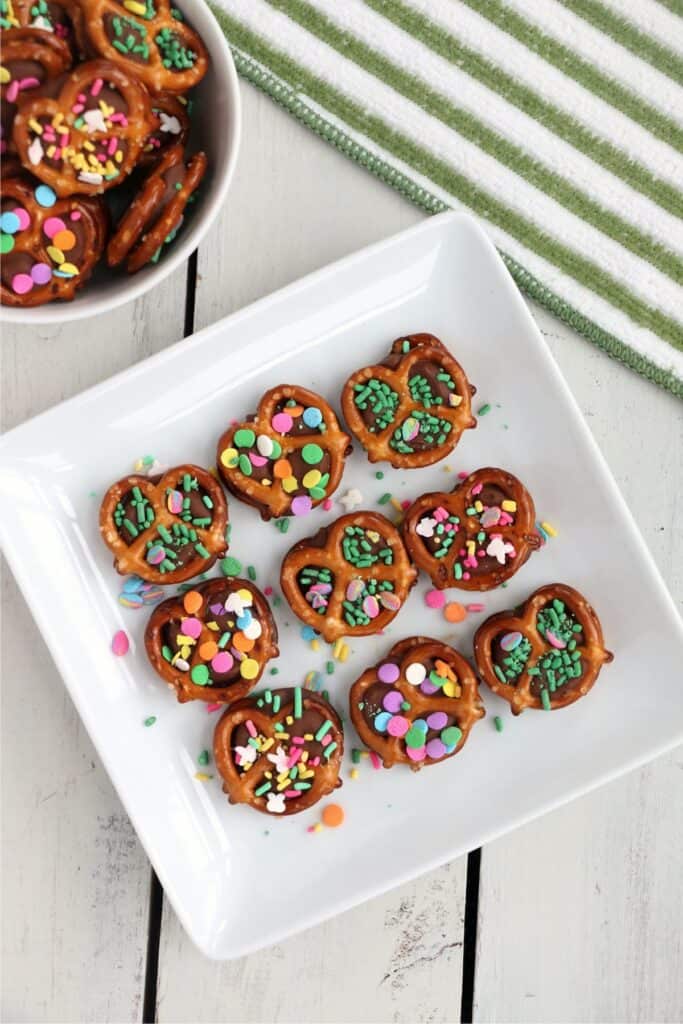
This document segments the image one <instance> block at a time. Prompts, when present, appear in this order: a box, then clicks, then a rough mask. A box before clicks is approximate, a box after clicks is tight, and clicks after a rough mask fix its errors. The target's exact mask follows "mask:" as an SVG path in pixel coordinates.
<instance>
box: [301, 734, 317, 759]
mask: <svg viewBox="0 0 683 1024" xmlns="http://www.w3.org/2000/svg"><path fill="white" fill-rule="evenodd" d="M314 738H315V737H314V736H313V733H312V732H305V733H304V739H305V740H308V741H309V743H310V742H311V741H312V740H313V739H314ZM304 754H305V755H306V757H308V751H307V750H304ZM304 754H302V755H301V756H302V757H303V759H304V761H305V760H306V757H304Z"/></svg>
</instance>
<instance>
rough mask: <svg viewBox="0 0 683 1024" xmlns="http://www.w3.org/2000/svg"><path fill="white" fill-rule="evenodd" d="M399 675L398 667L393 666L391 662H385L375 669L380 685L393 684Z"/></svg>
mask: <svg viewBox="0 0 683 1024" xmlns="http://www.w3.org/2000/svg"><path fill="white" fill-rule="evenodd" d="M399 675H400V673H399V671H398V665H395V664H394V663H393V661H385V662H384V664H383V665H380V667H379V668H378V669H377V678H378V679H379V681H380V683H395V682H396V680H397V679H398V677H399Z"/></svg>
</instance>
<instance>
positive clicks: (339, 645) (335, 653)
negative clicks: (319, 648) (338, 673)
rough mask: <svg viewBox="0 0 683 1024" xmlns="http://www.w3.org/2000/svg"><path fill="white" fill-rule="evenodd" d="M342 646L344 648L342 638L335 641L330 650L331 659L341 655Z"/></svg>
mask: <svg viewBox="0 0 683 1024" xmlns="http://www.w3.org/2000/svg"><path fill="white" fill-rule="evenodd" d="M343 646H344V640H343V638H342V637H339V639H338V640H335V644H334V647H333V648H332V657H333V658H338V657H339V655H340V654H341V650H342V647H343Z"/></svg>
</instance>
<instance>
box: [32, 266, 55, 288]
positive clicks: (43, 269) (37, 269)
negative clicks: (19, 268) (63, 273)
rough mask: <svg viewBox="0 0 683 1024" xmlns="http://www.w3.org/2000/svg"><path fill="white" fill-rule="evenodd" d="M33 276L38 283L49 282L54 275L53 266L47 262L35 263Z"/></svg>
mask: <svg viewBox="0 0 683 1024" xmlns="http://www.w3.org/2000/svg"><path fill="white" fill-rule="evenodd" d="M31 277H32V278H33V280H34V282H35V283H36V284H47V282H48V281H49V280H50V278H51V277H52V268H51V267H49V266H48V264H47V263H34V264H33V266H32V267H31Z"/></svg>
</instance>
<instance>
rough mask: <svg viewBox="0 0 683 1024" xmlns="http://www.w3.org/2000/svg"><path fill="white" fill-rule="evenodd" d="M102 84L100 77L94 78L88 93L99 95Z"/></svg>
mask: <svg viewBox="0 0 683 1024" xmlns="http://www.w3.org/2000/svg"><path fill="white" fill-rule="evenodd" d="M103 85H104V82H103V81H102V79H101V78H96V79H95V81H94V82H93V84H92V86H91V88H90V95H91V96H99V94H100V93H101V92H102V86H103Z"/></svg>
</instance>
